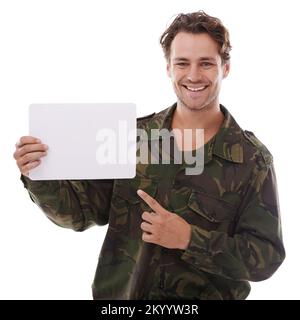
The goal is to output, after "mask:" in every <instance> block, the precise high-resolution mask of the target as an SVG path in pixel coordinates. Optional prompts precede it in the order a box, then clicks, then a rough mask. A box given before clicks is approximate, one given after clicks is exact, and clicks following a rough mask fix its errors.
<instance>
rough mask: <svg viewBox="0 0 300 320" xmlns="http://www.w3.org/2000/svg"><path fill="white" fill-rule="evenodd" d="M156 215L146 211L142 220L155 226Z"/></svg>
mask: <svg viewBox="0 0 300 320" xmlns="http://www.w3.org/2000/svg"><path fill="white" fill-rule="evenodd" d="M155 215H156V213H150V212H148V211H144V212H143V214H142V219H143V220H145V221H147V222H149V223H151V224H153V223H154V222H155Z"/></svg>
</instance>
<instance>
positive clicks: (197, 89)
mask: <svg viewBox="0 0 300 320" xmlns="http://www.w3.org/2000/svg"><path fill="white" fill-rule="evenodd" d="M183 87H184V88H185V89H187V90H188V91H190V92H201V91H204V90H205V89H206V88H207V87H208V86H206V85H202V86H198V87H190V86H186V85H183Z"/></svg>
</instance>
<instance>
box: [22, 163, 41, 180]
mask: <svg viewBox="0 0 300 320" xmlns="http://www.w3.org/2000/svg"><path fill="white" fill-rule="evenodd" d="M40 163H41V160H36V161H32V162H29V163H27V164H26V165H24V166H22V167H21V170H20V171H21V173H22V174H23V175H25V176H28V172H29V171H30V170H32V169H33V168H35V167H37V166H38V165H40Z"/></svg>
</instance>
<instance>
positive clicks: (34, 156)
mask: <svg viewBox="0 0 300 320" xmlns="http://www.w3.org/2000/svg"><path fill="white" fill-rule="evenodd" d="M46 155H47V152H31V153H26V154H25V155H24V156H23V157H20V158H19V160H18V161H17V163H18V165H19V166H23V165H25V164H27V163H29V162H32V161H36V160H39V159H40V158H41V157H44V156H46Z"/></svg>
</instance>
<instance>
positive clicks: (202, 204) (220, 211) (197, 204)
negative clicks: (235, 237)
mask: <svg viewBox="0 0 300 320" xmlns="http://www.w3.org/2000/svg"><path fill="white" fill-rule="evenodd" d="M187 206H188V210H187V213H186V220H187V221H188V222H189V223H191V224H194V225H198V226H200V227H202V228H204V229H205V230H208V231H212V230H218V231H228V228H229V226H230V224H231V223H232V222H233V220H234V216H235V214H236V208H235V207H234V206H233V205H232V204H230V203H229V202H227V201H224V200H222V199H219V198H216V197H214V196H212V195H208V194H206V193H203V192H199V191H192V193H191V195H190V197H189V199H188V205H187Z"/></svg>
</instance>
